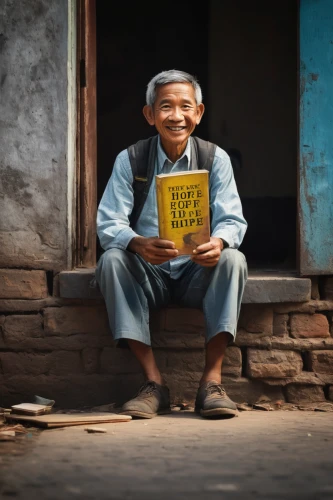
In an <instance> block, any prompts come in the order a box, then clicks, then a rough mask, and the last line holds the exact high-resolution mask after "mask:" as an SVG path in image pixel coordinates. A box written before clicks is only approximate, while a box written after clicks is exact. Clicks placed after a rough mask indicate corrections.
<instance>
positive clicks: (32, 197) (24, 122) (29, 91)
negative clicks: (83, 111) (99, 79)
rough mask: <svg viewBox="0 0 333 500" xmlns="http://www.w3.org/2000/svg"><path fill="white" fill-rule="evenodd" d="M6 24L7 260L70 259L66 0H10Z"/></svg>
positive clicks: (3, 207)
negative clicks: (18, 0) (68, 235)
mask: <svg viewBox="0 0 333 500" xmlns="http://www.w3.org/2000/svg"><path fill="white" fill-rule="evenodd" d="M1 10H2V11H3V17H2V21H0V22H1V24H2V26H0V57H1V78H0V82H1V83H0V85H1V115H0V133H1V138H0V149H1V151H0V152H1V154H0V168H1V176H0V214H1V217H0V266H1V267H7V266H8V267H26V268H34V269H38V268H40V269H52V270H57V269H61V268H62V269H63V268H65V267H66V262H67V253H68V252H67V247H68V241H67V195H68V193H67V123H68V112H67V33H68V21H67V19H68V18H67V16H68V2H67V1H66V0H34V1H33V2H31V1H29V0H22V1H20V2H17V1H14V0H6V1H5V2H3V3H2V7H1Z"/></svg>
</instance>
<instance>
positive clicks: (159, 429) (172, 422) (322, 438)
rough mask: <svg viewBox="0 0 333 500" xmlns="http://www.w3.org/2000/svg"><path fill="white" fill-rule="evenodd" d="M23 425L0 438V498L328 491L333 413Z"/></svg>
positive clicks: (287, 495)
mask: <svg viewBox="0 0 333 500" xmlns="http://www.w3.org/2000/svg"><path fill="white" fill-rule="evenodd" d="M86 427H87V426H86V425H83V426H75V427H67V428H61V429H54V430H53V429H44V430H38V429H36V428H26V430H25V433H22V434H21V435H18V437H17V438H16V439H15V441H14V442H8V443H7V442H0V498H4V499H6V498H18V499H22V500H30V499H38V500H44V499H45V500H49V499H50V500H51V499H52V500H60V499H61V500H67V499H80V500H91V499H96V500H104V499H105V500H106V499H121V500H130V499H147V500H157V499H158V500H160V499H161V500H164V499H165V500H166V499H172V500H178V499H186V500H187V499H191V500H196V499H198V500H199V499H200V500H201V499H204V500H206V499H208V500H210V499H212V500H213V499H214V500H215V499H246V500H247V499H254V498H256V499H257V498H262V499H265V500H266V499H298V498H299V499H303V500H304V499H314V500H320V499H332V498H333V413H331V412H330V413H324V412H317V411H300V410H297V411H242V412H239V416H238V417H235V418H231V419H228V420H205V419H202V418H201V417H200V416H197V415H196V414H195V413H193V411H178V412H176V411H173V412H172V414H170V415H166V416H159V417H156V418H154V419H151V420H132V421H130V422H122V423H109V424H99V425H97V427H102V428H105V429H106V430H107V432H106V433H103V434H89V433H87V432H86V431H85V430H84V429H85V428H86Z"/></svg>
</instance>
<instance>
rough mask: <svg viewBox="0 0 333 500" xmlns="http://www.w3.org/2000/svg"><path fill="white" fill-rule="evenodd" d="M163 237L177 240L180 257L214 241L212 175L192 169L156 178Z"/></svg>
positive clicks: (160, 229) (160, 235)
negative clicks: (211, 238) (210, 199)
mask: <svg viewBox="0 0 333 500" xmlns="http://www.w3.org/2000/svg"><path fill="white" fill-rule="evenodd" d="M155 180H156V197H157V209H158V228H159V237H160V238H162V239H164V240H170V241H173V242H174V243H175V245H176V248H177V250H178V251H179V255H185V254H192V252H193V250H194V249H195V248H196V247H197V246H198V245H201V244H203V243H207V242H208V241H209V239H210V217H209V215H210V214H209V172H208V170H190V171H187V172H176V173H172V174H159V175H156V176H155Z"/></svg>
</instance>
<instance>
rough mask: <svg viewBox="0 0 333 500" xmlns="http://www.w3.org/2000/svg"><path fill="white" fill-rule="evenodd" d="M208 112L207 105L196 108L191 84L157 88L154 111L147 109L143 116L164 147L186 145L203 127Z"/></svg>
mask: <svg viewBox="0 0 333 500" xmlns="http://www.w3.org/2000/svg"><path fill="white" fill-rule="evenodd" d="M204 109H205V108H204V105H203V104H199V105H197V104H196V100H195V91H194V88H193V87H192V85H191V84H190V83H168V84H166V85H160V86H158V87H157V89H156V100H155V103H154V106H153V108H151V107H150V106H145V107H144V110H143V112H144V115H145V117H146V119H147V121H148V123H149V124H150V125H155V127H156V129H157V131H158V133H159V134H160V136H161V141H162V144H163V145H167V144H169V145H170V144H172V145H182V144H183V143H185V144H186V142H187V139H188V138H189V136H190V135H191V134H192V132H193V131H194V129H195V127H196V126H197V125H198V124H199V123H200V120H201V117H202V115H203V112H204Z"/></svg>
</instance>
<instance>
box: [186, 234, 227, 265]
mask: <svg viewBox="0 0 333 500" xmlns="http://www.w3.org/2000/svg"><path fill="white" fill-rule="evenodd" d="M222 250H223V241H222V240H221V239H220V238H216V237H215V236H211V237H210V241H209V242H208V243H204V244H203V245H199V246H198V247H197V248H196V249H195V250H193V255H192V257H191V259H192V260H193V262H196V263H197V264H200V265H201V266H204V267H213V266H216V264H217V263H218V261H219V259H220V255H221V252H222Z"/></svg>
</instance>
